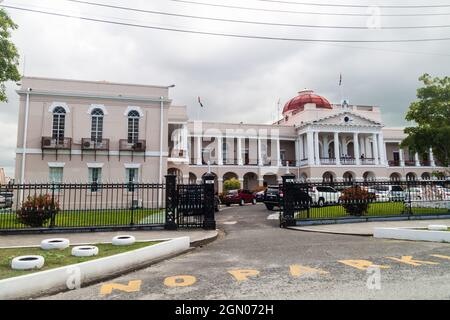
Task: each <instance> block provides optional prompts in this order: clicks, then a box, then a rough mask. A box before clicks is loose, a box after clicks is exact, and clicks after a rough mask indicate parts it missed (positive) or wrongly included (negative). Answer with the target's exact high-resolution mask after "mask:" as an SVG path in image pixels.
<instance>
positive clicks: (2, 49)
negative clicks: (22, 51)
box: [0, 9, 20, 102]
mask: <svg viewBox="0 0 450 320" xmlns="http://www.w3.org/2000/svg"><path fill="white" fill-rule="evenodd" d="M15 29H17V25H16V24H15V23H14V22H13V21H12V20H11V18H10V17H9V15H8V14H7V13H6V11H5V10H3V9H0V101H5V102H6V101H8V98H7V97H6V92H5V91H6V87H5V82H7V81H19V80H20V74H19V71H18V70H17V66H18V65H19V54H18V52H17V48H16V46H15V45H14V44H13V43H12V42H11V40H10V37H11V31H12V30H15Z"/></svg>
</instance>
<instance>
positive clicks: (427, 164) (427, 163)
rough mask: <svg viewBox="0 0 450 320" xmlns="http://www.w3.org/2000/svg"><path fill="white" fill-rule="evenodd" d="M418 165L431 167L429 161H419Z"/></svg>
mask: <svg viewBox="0 0 450 320" xmlns="http://www.w3.org/2000/svg"><path fill="white" fill-rule="evenodd" d="M420 165H421V166H422V167H430V166H431V161H429V160H422V161H420Z"/></svg>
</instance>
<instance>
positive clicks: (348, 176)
mask: <svg viewBox="0 0 450 320" xmlns="http://www.w3.org/2000/svg"><path fill="white" fill-rule="evenodd" d="M342 179H343V180H344V182H353V181H355V174H354V173H353V172H351V171H346V172H345V173H344V175H343V176H342Z"/></svg>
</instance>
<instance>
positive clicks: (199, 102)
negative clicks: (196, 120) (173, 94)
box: [198, 97, 203, 108]
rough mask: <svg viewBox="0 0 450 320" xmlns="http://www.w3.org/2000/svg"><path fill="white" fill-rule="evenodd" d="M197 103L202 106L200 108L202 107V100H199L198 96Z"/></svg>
mask: <svg viewBox="0 0 450 320" xmlns="http://www.w3.org/2000/svg"><path fill="white" fill-rule="evenodd" d="M198 104H199V105H200V107H202V108H203V103H202V101H201V99H200V97H198Z"/></svg>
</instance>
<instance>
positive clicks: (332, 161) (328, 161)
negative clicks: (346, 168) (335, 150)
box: [320, 158, 336, 165]
mask: <svg viewBox="0 0 450 320" xmlns="http://www.w3.org/2000/svg"><path fill="white" fill-rule="evenodd" d="M320 164H322V165H335V164H336V159H335V158H320Z"/></svg>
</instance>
